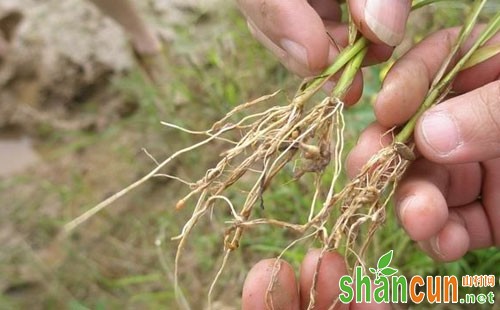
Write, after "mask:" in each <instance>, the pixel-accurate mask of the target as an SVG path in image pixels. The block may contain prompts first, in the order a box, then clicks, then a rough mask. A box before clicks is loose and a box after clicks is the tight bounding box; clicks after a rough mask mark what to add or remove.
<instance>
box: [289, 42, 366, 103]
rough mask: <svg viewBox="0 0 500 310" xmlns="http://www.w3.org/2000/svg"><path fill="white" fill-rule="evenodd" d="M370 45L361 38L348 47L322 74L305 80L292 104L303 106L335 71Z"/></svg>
mask: <svg viewBox="0 0 500 310" xmlns="http://www.w3.org/2000/svg"><path fill="white" fill-rule="evenodd" d="M367 45H368V41H367V40H366V39H365V38H362V37H361V38H359V39H358V40H357V41H356V42H355V43H354V44H353V45H351V46H348V47H346V48H345V49H344V50H343V51H342V52H340V54H339V55H338V56H337V57H336V58H335V61H334V62H333V63H332V64H331V65H330V66H329V67H328V68H327V69H326V70H325V71H323V73H322V74H321V75H319V76H318V77H315V78H314V79H313V80H312V81H306V82H304V83H303V84H302V85H301V87H300V89H299V91H298V92H297V94H296V95H295V97H294V99H293V102H292V104H294V105H296V106H299V107H301V106H303V105H304V104H305V102H306V101H307V100H309V99H310V98H311V97H312V96H313V95H314V94H315V93H316V92H317V91H318V90H320V89H321V87H322V86H323V85H324V84H325V83H326V81H328V79H329V78H331V77H332V76H333V75H334V74H335V73H337V72H339V71H340V69H342V67H344V66H345V65H346V64H347V63H348V62H350V61H351V59H353V58H354V57H355V56H356V55H358V53H359V52H360V51H362V50H363V49H364V48H365V47H366V46H367Z"/></svg>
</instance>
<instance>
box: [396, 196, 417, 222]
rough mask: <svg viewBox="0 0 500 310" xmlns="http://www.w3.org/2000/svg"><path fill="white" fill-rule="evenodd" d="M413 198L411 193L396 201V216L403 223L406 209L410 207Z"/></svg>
mask: <svg viewBox="0 0 500 310" xmlns="http://www.w3.org/2000/svg"><path fill="white" fill-rule="evenodd" d="M414 200H415V196H414V195H411V196H408V197H405V198H403V199H402V200H401V202H399V203H398V216H399V220H400V221H401V223H403V224H404V219H405V214H406V212H407V211H408V209H409V208H411V205H412V204H413V201H414Z"/></svg>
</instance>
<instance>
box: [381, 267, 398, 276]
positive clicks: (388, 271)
mask: <svg viewBox="0 0 500 310" xmlns="http://www.w3.org/2000/svg"><path fill="white" fill-rule="evenodd" d="M380 272H381V273H382V274H383V275H384V276H386V277H389V276H392V275H393V274H395V273H396V272H398V270H397V269H394V268H391V267H385V268H384V269H382V270H380Z"/></svg>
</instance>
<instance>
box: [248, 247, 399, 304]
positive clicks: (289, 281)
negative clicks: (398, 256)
mask: <svg viewBox="0 0 500 310" xmlns="http://www.w3.org/2000/svg"><path fill="white" fill-rule="evenodd" d="M320 253H321V250H317V249H316V250H311V251H309V252H308V253H307V255H306V256H305V257H304V260H303V261H302V264H301V268H300V275H299V281H298V282H297V281H296V279H295V274H294V270H293V268H292V267H291V266H290V265H289V264H288V263H287V262H285V261H280V262H279V263H276V260H275V259H266V260H262V261H260V262H259V263H257V264H256V265H255V266H254V267H253V268H252V269H251V270H250V272H249V273H248V275H247V278H246V280H245V285H244V286H243V296H242V309H243V310H261V309H268V307H267V305H268V304H269V305H271V304H272V309H286V310H295V309H307V306H308V304H309V300H310V295H309V293H310V290H311V286H312V282H313V277H314V273H315V271H316V265H317V262H318V258H319V256H320ZM275 263H276V264H275ZM275 266H276V268H279V269H278V270H279V271H278V273H277V276H276V282H274V289H273V290H272V291H271V292H270V293H269V295H266V293H267V290H268V287H269V283H270V281H271V279H272V275H273V267H275ZM346 274H347V268H346V266H345V263H344V258H343V257H342V256H340V255H339V254H338V253H334V252H327V253H325V254H324V256H323V258H322V259H321V264H320V268H319V271H318V278H317V284H316V296H315V300H316V303H315V308H314V309H329V307H330V306H331V305H332V304H333V303H334V302H335V300H337V298H338V296H339V294H340V288H339V280H340V278H341V277H342V276H343V275H346ZM266 296H268V297H269V298H267V297H266ZM266 299H267V302H268V303H267V304H266ZM335 309H367V310H370V309H372V310H376V309H377V310H382V309H390V305H389V304H386V303H381V304H377V303H370V304H366V303H352V304H350V305H347V304H341V303H340V302H338V304H337V306H336V307H335Z"/></svg>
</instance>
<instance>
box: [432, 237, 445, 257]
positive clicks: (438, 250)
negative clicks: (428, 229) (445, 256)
mask: <svg viewBox="0 0 500 310" xmlns="http://www.w3.org/2000/svg"><path fill="white" fill-rule="evenodd" d="M430 244H431V249H432V251H433V252H434V253H436V255H437V256H439V257H442V255H441V248H440V246H439V237H438V236H435V237H432V238H431V240H430Z"/></svg>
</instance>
